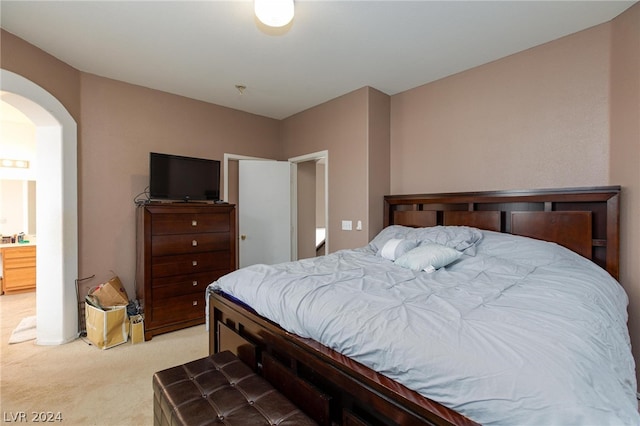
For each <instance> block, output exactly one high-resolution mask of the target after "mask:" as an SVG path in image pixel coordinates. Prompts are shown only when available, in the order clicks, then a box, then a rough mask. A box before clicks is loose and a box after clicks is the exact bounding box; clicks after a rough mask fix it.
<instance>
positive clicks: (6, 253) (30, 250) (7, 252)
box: [2, 246, 36, 263]
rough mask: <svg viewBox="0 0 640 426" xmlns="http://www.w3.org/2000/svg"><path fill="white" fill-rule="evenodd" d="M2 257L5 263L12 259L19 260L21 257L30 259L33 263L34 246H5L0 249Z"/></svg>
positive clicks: (34, 257)
mask: <svg viewBox="0 0 640 426" xmlns="http://www.w3.org/2000/svg"><path fill="white" fill-rule="evenodd" d="M2 258H3V261H4V262H5V263H6V262H12V261H18V262H20V261H21V259H32V260H33V262H34V263H35V261H36V246H26V247H20V246H14V247H10V248H5V249H3V251H2Z"/></svg>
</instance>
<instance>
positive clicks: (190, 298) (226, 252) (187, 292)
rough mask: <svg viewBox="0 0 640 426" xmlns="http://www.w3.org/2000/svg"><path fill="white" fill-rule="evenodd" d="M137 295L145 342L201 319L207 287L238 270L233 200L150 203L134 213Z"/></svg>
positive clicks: (198, 322)
mask: <svg viewBox="0 0 640 426" xmlns="http://www.w3.org/2000/svg"><path fill="white" fill-rule="evenodd" d="M137 220H138V223H137V234H138V236H137V268H136V269H137V270H136V294H137V297H138V299H139V301H140V304H141V306H142V308H143V311H144V335H145V340H150V339H151V338H152V337H153V336H154V335H157V334H161V333H166V332H168V331H174V330H178V329H181V328H185V327H190V326H193V325H197V324H202V323H204V321H205V291H206V288H207V286H208V285H209V284H210V283H212V282H213V281H215V280H217V279H218V278H220V277H221V276H222V275H224V274H227V273H229V272H231V271H233V270H235V269H236V212H235V206H234V205H232V204H198V203H157V204H155V203H151V204H147V205H143V206H139V207H138V211H137Z"/></svg>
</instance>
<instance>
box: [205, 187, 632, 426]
mask: <svg viewBox="0 0 640 426" xmlns="http://www.w3.org/2000/svg"><path fill="white" fill-rule="evenodd" d="M619 206H620V188H619V187H596V188H572V189H547V190H536V191H530V190H528V191H497V192H475V193H449V194H420V195H398V196H386V197H385V198H384V222H385V223H384V224H385V228H384V229H383V230H382V231H381V232H380V233H379V234H378V235H377V236H376V237H375V238H374V239H373V240H372V241H371V242H370V243H369V244H368V245H367V246H365V247H360V248H357V249H353V250H341V251H339V252H336V253H332V254H330V255H327V256H323V257H318V258H314V259H306V260H302V261H298V262H289V263H286V264H280V265H270V266H268V265H254V266H251V267H248V268H243V269H242V270H239V271H236V272H233V273H231V274H228V275H227V276H225V277H222V278H221V279H219V280H218V281H216V282H214V283H212V284H211V285H210V286H209V288H208V324H209V333H210V337H209V348H210V352H211V353H215V352H219V351H222V350H231V351H233V352H234V353H236V354H237V355H238V356H239V357H240V358H241V359H242V360H243V361H244V362H245V363H247V364H248V365H250V366H251V367H252V368H253V369H254V370H256V371H258V372H260V373H261V374H263V375H265V377H267V378H268V379H269V380H270V381H271V382H272V383H273V384H274V385H275V386H276V387H277V388H278V389H279V390H280V391H281V392H283V393H284V394H285V395H286V396H288V397H289V399H291V400H292V401H293V402H294V403H296V404H297V405H298V406H300V407H301V408H302V409H303V410H305V411H306V412H307V413H308V414H310V415H311V416H312V417H313V418H314V419H316V420H317V421H318V422H319V423H320V424H326V425H330V424H343V425H365V424H372V425H378V424H389V425H392V424H398V425H410V424H455V425H465V424H487V425H489V424H495V425H513V424H545V425H546V424H639V423H640V416H639V415H638V410H637V401H636V379H635V364H634V361H633V358H632V356H631V349H630V342H629V335H628V331H627V328H626V321H627V312H626V308H627V303H628V299H627V296H626V294H625V292H624V291H623V290H622V288H621V286H620V285H619V284H618V282H617V281H616V279H617V278H618V273H619V261H618V258H619V253H618V250H619V232H620V231H619Z"/></svg>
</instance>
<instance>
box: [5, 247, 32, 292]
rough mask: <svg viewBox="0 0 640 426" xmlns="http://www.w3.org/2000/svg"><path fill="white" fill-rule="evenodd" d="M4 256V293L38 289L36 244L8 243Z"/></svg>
mask: <svg viewBox="0 0 640 426" xmlns="http://www.w3.org/2000/svg"><path fill="white" fill-rule="evenodd" d="M0 255H1V256H2V293H6V294H11V293H19V292H23V291H33V290H35V289H36V246H35V245H22V244H11V245H9V244H7V245H6V246H5V245H3V247H1V248H0Z"/></svg>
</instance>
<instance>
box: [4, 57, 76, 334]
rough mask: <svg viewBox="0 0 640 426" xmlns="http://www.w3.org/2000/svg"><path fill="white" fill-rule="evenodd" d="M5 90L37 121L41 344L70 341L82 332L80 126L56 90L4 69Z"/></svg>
mask: <svg viewBox="0 0 640 426" xmlns="http://www.w3.org/2000/svg"><path fill="white" fill-rule="evenodd" d="M0 95H1V97H2V101H3V102H6V103H8V104H10V105H12V106H13V107H14V108H16V109H18V110H19V111H21V112H22V113H23V114H24V115H26V116H27V117H28V118H29V120H31V121H32V122H33V123H34V124H35V126H36V161H37V164H38V168H37V172H36V179H35V180H36V182H37V186H36V205H37V206H40V207H41V208H39V209H37V211H36V223H37V224H38V235H37V245H36V256H37V263H36V282H37V283H38V287H37V291H36V316H37V338H36V343H37V344H39V345H59V344H63V343H67V342H70V341H72V340H75V339H76V338H77V336H78V299H77V296H76V290H75V280H76V278H77V276H78V201H77V173H78V167H77V125H76V122H75V120H74V119H73V117H72V116H71V114H70V113H69V112H68V111H67V110H66V108H65V107H64V106H63V105H62V103H60V101H58V100H57V99H56V98H55V97H54V96H53V95H51V94H50V93H49V92H47V91H46V90H45V89H43V88H42V87H40V86H38V85H37V84H35V83H33V82H32V81H30V80H28V79H26V78H24V77H22V76H20V75H18V74H15V73H13V72H11V71H7V70H4V69H0ZM45 206H46V209H45V208H44V207H45Z"/></svg>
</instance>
